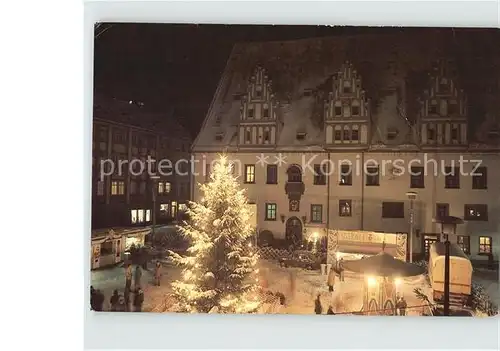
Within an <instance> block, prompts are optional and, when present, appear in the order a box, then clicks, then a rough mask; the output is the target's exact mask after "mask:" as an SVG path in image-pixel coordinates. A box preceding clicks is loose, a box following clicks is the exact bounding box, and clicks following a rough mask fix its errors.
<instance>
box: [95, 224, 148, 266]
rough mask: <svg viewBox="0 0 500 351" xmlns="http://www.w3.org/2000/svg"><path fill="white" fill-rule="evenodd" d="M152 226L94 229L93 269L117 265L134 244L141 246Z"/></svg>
mask: <svg viewBox="0 0 500 351" xmlns="http://www.w3.org/2000/svg"><path fill="white" fill-rule="evenodd" d="M150 231H151V228H114V229H103V230H94V231H92V235H91V269H97V268H102V267H106V266H111V265H115V264H117V263H120V262H122V261H123V260H124V259H125V252H126V251H127V250H128V249H129V248H130V247H131V246H132V245H134V246H135V247H141V246H143V245H144V239H145V237H146V235H147V234H149V232H150Z"/></svg>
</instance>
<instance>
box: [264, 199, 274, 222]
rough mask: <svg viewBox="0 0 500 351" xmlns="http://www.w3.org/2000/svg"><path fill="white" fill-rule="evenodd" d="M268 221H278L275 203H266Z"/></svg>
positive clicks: (266, 218)
mask: <svg viewBox="0 0 500 351" xmlns="http://www.w3.org/2000/svg"><path fill="white" fill-rule="evenodd" d="M265 220H266V221H275V220H276V204H275V203H266V217H265Z"/></svg>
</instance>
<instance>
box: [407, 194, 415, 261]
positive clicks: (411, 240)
mask: <svg viewBox="0 0 500 351" xmlns="http://www.w3.org/2000/svg"><path fill="white" fill-rule="evenodd" d="M406 196H407V197H408V199H409V200H410V263H411V262H413V224H414V223H413V217H414V210H413V202H414V201H415V199H416V198H417V193H415V192H413V191H409V192H407V193H406Z"/></svg>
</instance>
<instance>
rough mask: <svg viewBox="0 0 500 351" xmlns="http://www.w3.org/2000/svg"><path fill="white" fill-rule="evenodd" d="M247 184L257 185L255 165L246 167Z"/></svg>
mask: <svg viewBox="0 0 500 351" xmlns="http://www.w3.org/2000/svg"><path fill="white" fill-rule="evenodd" d="M245 183H251V184H253V183H255V165H245Z"/></svg>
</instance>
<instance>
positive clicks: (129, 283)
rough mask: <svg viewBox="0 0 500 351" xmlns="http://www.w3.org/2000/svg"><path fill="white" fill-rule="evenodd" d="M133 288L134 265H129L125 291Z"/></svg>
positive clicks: (126, 273) (126, 271) (126, 270)
mask: <svg viewBox="0 0 500 351" xmlns="http://www.w3.org/2000/svg"><path fill="white" fill-rule="evenodd" d="M131 288H132V265H131V264H130V262H129V263H127V266H126V268H125V290H127V289H128V290H130V289H131Z"/></svg>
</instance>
